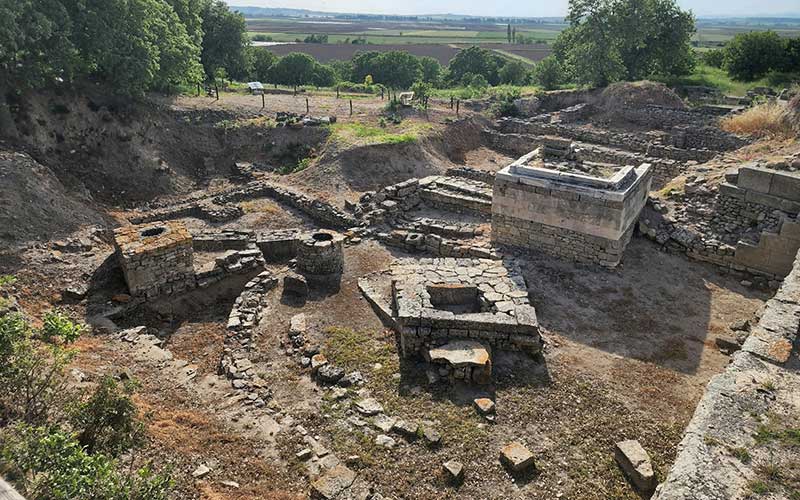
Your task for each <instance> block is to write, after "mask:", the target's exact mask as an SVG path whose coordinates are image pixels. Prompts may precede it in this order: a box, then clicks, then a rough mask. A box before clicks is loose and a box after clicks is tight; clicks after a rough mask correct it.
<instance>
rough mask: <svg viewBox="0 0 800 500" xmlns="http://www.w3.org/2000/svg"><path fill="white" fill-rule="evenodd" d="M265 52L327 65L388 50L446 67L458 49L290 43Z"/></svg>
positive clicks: (269, 48)
mask: <svg viewBox="0 0 800 500" xmlns="http://www.w3.org/2000/svg"><path fill="white" fill-rule="evenodd" d="M264 49H265V50H269V51H270V52H272V53H274V54H276V55H279V56H285V55H286V54H289V53H290V52H302V53H303V54H308V55H310V56H311V57H313V58H314V59H316V60H317V61H320V62H323V63H327V62H330V61H333V60H348V59H352V58H353V55H355V53H356V52H359V51H361V52H364V51H367V50H377V51H380V52H388V51H390V50H405V51H408V52H409V53H411V54H414V55H415V56H429V57H433V58H434V59H436V60H437V61H439V64H442V65H446V64H448V63H449V62H450V60H451V59H452V58H453V57H455V55H456V54H457V53H458V51H459V49H458V48H455V47H451V46H449V45H442V44H412V45H388V44H382V45H353V44H342V43H333V44H330V43H329V44H321V43H292V44H286V45H272V46H268V47H264Z"/></svg>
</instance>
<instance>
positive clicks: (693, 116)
mask: <svg viewBox="0 0 800 500" xmlns="http://www.w3.org/2000/svg"><path fill="white" fill-rule="evenodd" d="M614 113H615V115H617V116H619V117H621V118H623V119H624V120H627V121H629V122H631V123H635V124H637V125H644V126H645V127H648V128H655V129H662V130H663V129H664V128H665V127H675V126H678V125H686V124H691V125H697V126H705V125H710V124H712V123H713V122H715V121H716V120H717V119H718V116H716V115H713V114H710V113H704V112H702V111H698V110H694V109H679V108H670V107H666V106H659V105H657V104H646V105H644V106H625V107H623V108H622V109H618V110H614Z"/></svg>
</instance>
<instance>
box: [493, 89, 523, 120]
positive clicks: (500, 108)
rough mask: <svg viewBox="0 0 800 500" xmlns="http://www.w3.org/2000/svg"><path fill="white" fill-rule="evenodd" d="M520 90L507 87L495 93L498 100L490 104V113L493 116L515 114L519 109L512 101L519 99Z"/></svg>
mask: <svg viewBox="0 0 800 500" xmlns="http://www.w3.org/2000/svg"><path fill="white" fill-rule="evenodd" d="M520 96H521V92H520V90H519V89H518V88H513V87H512V88H509V89H507V90H504V91H503V92H499V93H498V94H497V96H496V97H497V100H498V102H497V103H496V104H495V105H494V106H492V113H493V114H494V115H495V116H517V114H518V113H519V110H517V106H516V105H515V104H514V101H515V100H517V99H519V98H520Z"/></svg>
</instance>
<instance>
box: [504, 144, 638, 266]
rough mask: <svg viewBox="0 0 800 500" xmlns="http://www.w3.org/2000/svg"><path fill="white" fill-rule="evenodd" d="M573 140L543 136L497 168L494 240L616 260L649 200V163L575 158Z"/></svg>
mask: <svg viewBox="0 0 800 500" xmlns="http://www.w3.org/2000/svg"><path fill="white" fill-rule="evenodd" d="M572 148H573V146H572V144H571V143H570V142H569V141H549V142H548V143H547V144H545V145H543V146H541V147H540V148H538V149H536V150H534V151H532V152H530V153H528V154H527V155H525V156H523V157H521V158H519V159H518V160H517V161H515V162H514V163H512V164H511V165H509V166H507V167H506V168H504V169H502V170H500V171H499V172H498V173H497V175H496V176H495V181H494V190H493V196H492V240H493V241H496V242H498V243H503V244H507V245H513V246H517V247H522V248H533V249H537V250H542V251H545V252H547V253H550V254H553V255H556V256H559V257H564V258H567V259H570V260H574V261H581V262H592V263H596V264H600V265H602V266H606V267H614V266H616V265H617V264H619V262H620V260H621V259H622V254H623V252H624V251H625V247H626V246H627V244H628V242H629V241H630V239H631V235H632V234H633V230H634V227H635V225H636V221H637V219H638V217H639V213H640V212H641V211H642V208H643V207H644V205H645V202H646V201H647V193H648V192H649V190H650V180H651V176H652V172H651V168H650V165H648V164H642V165H640V166H638V167H633V166H624V167H619V166H615V165H611V164H607V163H598V162H589V161H579V160H576V159H575V155H574V153H573V152H572V151H571V149H572Z"/></svg>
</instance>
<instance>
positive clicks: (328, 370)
mask: <svg viewBox="0 0 800 500" xmlns="http://www.w3.org/2000/svg"><path fill="white" fill-rule="evenodd" d="M318 356H319V354H318ZM342 377H344V368H340V367H338V366H333V365H332V364H330V363H328V364H325V365H323V366H321V367H320V368H319V370H317V380H319V381H320V382H321V383H323V384H335V383H336V382H338V381H339V379H341V378H342Z"/></svg>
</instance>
